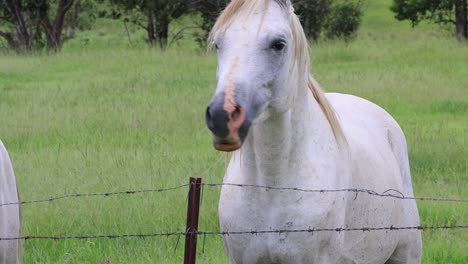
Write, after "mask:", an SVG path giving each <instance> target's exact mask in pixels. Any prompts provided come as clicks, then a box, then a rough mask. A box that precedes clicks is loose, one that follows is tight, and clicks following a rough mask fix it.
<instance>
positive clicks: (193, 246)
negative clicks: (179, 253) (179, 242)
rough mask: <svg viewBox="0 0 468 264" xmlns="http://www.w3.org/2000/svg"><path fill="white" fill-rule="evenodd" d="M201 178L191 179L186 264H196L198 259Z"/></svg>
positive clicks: (186, 236)
mask: <svg viewBox="0 0 468 264" xmlns="http://www.w3.org/2000/svg"><path fill="white" fill-rule="evenodd" d="M201 182H202V179H201V178H192V177H190V190H189V197H188V206H187V228H186V229H185V230H186V232H187V234H186V235H185V256H184V264H195V260H196V257H197V234H196V232H198V215H199V212H200V193H201V186H202V185H201ZM193 232H195V233H193Z"/></svg>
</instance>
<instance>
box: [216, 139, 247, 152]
mask: <svg viewBox="0 0 468 264" xmlns="http://www.w3.org/2000/svg"><path fill="white" fill-rule="evenodd" d="M213 146H214V148H215V149H216V150H219V151H224V152H231V151H235V150H238V149H240V148H241V146H242V143H241V141H240V140H238V139H233V138H229V137H228V138H220V137H217V136H214V139H213Z"/></svg>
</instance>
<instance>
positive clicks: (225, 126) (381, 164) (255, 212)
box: [206, 0, 422, 264]
mask: <svg viewBox="0 0 468 264" xmlns="http://www.w3.org/2000/svg"><path fill="white" fill-rule="evenodd" d="M211 43H212V45H213V46H214V47H216V49H217V52H218V60H219V63H218V70H217V80H218V83H217V88H216V93H215V95H214V97H213V99H212V101H211V102H210V104H209V106H208V108H207V111H206V122H207V126H208V127H209V129H210V130H211V131H212V132H213V134H214V146H215V148H216V149H218V150H221V151H235V152H234V153H233V156H232V158H231V161H230V163H229V166H228V168H227V171H226V174H225V177H224V182H225V183H236V184H253V185H267V186H273V187H297V188H302V189H343V188H360V189H361V188H362V189H370V190H374V191H376V192H385V191H386V190H389V189H394V190H398V191H399V192H401V193H402V194H404V195H405V196H413V190H412V184H411V176H410V169H409V162H408V153H407V147H406V141H405V137H404V135H403V132H402V131H401V129H400V127H399V126H398V124H397V123H396V122H395V120H394V119H393V118H392V117H391V116H390V115H389V114H388V113H387V112H385V111H384V110H383V109H382V108H380V107H378V106H377V105H375V104H373V103H371V102H369V101H366V100H364V99H361V98H358V97H355V96H351V95H344V94H326V95H325V94H324V93H323V92H322V91H321V89H320V88H319V86H318V84H317V82H315V80H314V79H313V78H312V77H311V76H310V75H309V72H308V69H309V54H308V45H307V40H306V37H305V35H304V32H303V30H302V27H301V25H300V22H299V20H298V18H297V16H296V15H295V14H294V10H293V7H292V5H291V3H290V1H289V0H233V1H232V2H231V3H230V4H229V6H228V7H227V8H226V10H224V12H223V13H222V14H221V16H220V17H219V19H218V20H217V22H216V24H215V26H214V28H213V30H212V33H211ZM219 217H220V225H221V229H222V230H223V231H251V230H285V229H288V230H294V229H309V228H339V227H342V228H363V227H391V226H394V227H398V226H417V225H419V215H418V210H417V207H416V203H415V202H414V201H411V200H401V199H395V198H389V197H376V196H370V195H366V194H360V195H358V196H356V194H354V193H326V194H321V193H315V194H314V193H303V192H294V191H275V190H265V189H259V188H249V187H247V188H245V187H244V188H240V187H235V186H224V187H223V188H222V191H221V198H220V203H219ZM224 245H225V249H226V253H227V255H228V257H229V260H230V262H231V263H237V264H240V263H245V264H251V263H282V264H284V263H294V264H299V263H306V264H310V263H323V264H330V263H339V264H343V263H359V264H363V263H369V264H378V263H387V264H388V263H420V261H421V260H420V259H421V251H422V242H421V233H420V231H419V230H406V231H374V232H362V231H361V232H357V231H356V232H354V231H352V232H316V233H313V234H310V233H281V234H259V235H252V234H243V235H228V236H224Z"/></svg>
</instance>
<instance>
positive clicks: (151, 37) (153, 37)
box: [146, 10, 156, 48]
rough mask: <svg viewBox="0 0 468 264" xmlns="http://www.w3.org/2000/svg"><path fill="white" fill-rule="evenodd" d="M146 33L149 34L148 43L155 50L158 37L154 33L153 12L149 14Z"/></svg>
mask: <svg viewBox="0 0 468 264" xmlns="http://www.w3.org/2000/svg"><path fill="white" fill-rule="evenodd" d="M146 32H147V33H148V43H149V44H150V45H151V47H152V48H153V47H154V46H156V35H155V33H154V17H153V12H152V11H151V10H150V11H149V12H148V26H147V27H146Z"/></svg>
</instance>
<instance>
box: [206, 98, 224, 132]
mask: <svg viewBox="0 0 468 264" xmlns="http://www.w3.org/2000/svg"><path fill="white" fill-rule="evenodd" d="M205 118H206V125H207V126H208V128H209V129H210V130H211V132H213V134H214V135H216V136H217V137H219V138H225V137H227V136H228V135H229V129H228V122H229V114H228V112H227V111H226V110H224V108H223V105H222V104H216V103H215V102H212V103H211V104H210V105H209V106H208V107H207V108H206V116H205Z"/></svg>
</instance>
